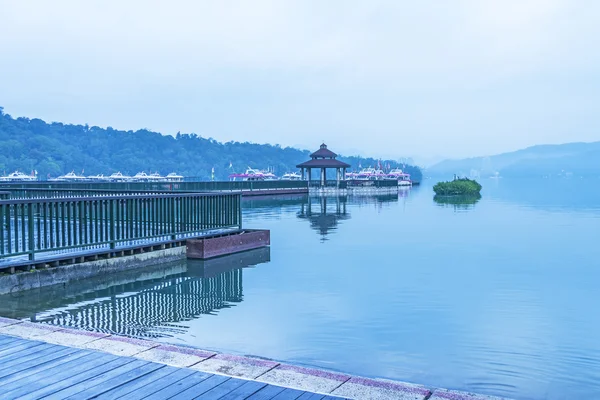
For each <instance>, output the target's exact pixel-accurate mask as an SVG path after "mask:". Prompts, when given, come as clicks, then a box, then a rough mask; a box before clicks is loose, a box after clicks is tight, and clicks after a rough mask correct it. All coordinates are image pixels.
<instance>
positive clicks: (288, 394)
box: [273, 389, 306, 400]
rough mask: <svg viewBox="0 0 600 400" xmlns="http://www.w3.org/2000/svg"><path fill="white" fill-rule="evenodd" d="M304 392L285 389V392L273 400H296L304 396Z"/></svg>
mask: <svg viewBox="0 0 600 400" xmlns="http://www.w3.org/2000/svg"><path fill="white" fill-rule="evenodd" d="M304 393H306V392H304V391H302V390H297V389H284V391H283V392H281V393H279V394H278V395H277V396H275V397H273V400H296V399H298V398H300V396H302V395H303V394H304Z"/></svg>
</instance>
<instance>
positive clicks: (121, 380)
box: [67, 363, 165, 399]
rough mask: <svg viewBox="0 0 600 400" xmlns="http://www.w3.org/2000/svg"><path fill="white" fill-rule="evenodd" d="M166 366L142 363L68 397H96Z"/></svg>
mask: <svg viewBox="0 0 600 400" xmlns="http://www.w3.org/2000/svg"><path fill="white" fill-rule="evenodd" d="M164 367H165V365H162V364H157V363H146V364H143V365H140V366H139V367H137V368H135V369H133V370H131V371H129V372H126V373H124V374H120V375H118V376H116V377H114V378H112V379H109V380H106V381H103V382H102V383H99V384H98V385H96V386H93V387H91V388H89V389H86V390H83V391H81V392H78V393H76V394H74V395H73V396H71V397H67V399H90V398H95V397H96V396H98V395H101V394H102V393H106V392H108V391H109V390H111V389H114V388H118V387H120V386H123V385H125V384H127V383H129V382H131V381H133V380H135V379H137V378H141V377H143V376H146V375H148V374H151V373H152V372H154V371H156V370H159V369H161V368H164Z"/></svg>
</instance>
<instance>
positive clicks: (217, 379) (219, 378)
mask: <svg viewBox="0 0 600 400" xmlns="http://www.w3.org/2000/svg"><path fill="white" fill-rule="evenodd" d="M228 379H229V378H228V377H226V376H223V375H213V376H211V377H210V378H208V379H205V380H203V381H202V382H200V383H199V384H197V385H194V386H192V387H191V388H189V389H187V390H184V391H183V392H181V393H179V394H178V395H177V396H174V397H171V398H170V399H169V400H188V399H194V398H196V397H198V396H200V395H201V394H203V393H206V392H208V391H209V390H210V389H212V388H214V387H215V386H218V385H220V384H221V383H223V382H225V381H226V380H228Z"/></svg>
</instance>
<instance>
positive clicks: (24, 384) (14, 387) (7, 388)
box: [0, 351, 97, 397]
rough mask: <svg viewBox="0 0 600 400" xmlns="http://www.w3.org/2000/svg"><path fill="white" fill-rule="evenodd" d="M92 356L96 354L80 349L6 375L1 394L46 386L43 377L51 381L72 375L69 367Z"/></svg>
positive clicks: (82, 364)
mask: <svg viewBox="0 0 600 400" xmlns="http://www.w3.org/2000/svg"><path fill="white" fill-rule="evenodd" d="M81 354H83V355H81ZM94 358H97V355H95V354H92V353H88V352H85V351H82V352H77V353H72V354H69V355H68V356H66V357H64V358H61V359H59V360H56V361H54V362H50V363H46V364H43V365H40V366H39V367H35V368H30V369H28V370H27V371H25V372H22V373H20V374H18V375H16V376H11V377H7V378H5V379H6V380H2V381H0V383H1V384H2V387H0V392H2V394H3V396H15V397H20V396H23V395H25V394H27V393H30V392H33V391H35V390H37V389H39V388H42V387H44V386H47V383H44V379H47V378H48V377H51V380H52V382H56V381H60V380H61V379H63V378H65V377H69V376H71V375H72V372H71V369H72V368H73V367H75V366H77V367H81V366H84V365H85V363H89V362H90V361H91V360H93V359H94ZM67 372H68V373H67ZM31 375H35V376H31Z"/></svg>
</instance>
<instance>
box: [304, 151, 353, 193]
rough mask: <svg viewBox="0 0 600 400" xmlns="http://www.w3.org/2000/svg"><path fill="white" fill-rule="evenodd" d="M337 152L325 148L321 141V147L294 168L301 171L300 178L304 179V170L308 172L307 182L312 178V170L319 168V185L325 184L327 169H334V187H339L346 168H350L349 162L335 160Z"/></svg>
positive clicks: (323, 185) (344, 177) (343, 178)
mask: <svg viewBox="0 0 600 400" xmlns="http://www.w3.org/2000/svg"><path fill="white" fill-rule="evenodd" d="M336 157H337V154H335V153H334V152H333V151H331V150H329V149H328V148H327V145H326V144H325V143H323V144H322V145H321V148H320V149H319V150H317V151H315V152H314V153H312V154H311V155H310V158H311V159H310V160H308V161H306V162H303V163H302V164H298V165H296V168H300V169H301V171H302V180H305V176H304V170H306V171H307V172H308V183H309V185H310V182H311V180H312V170H313V169H320V170H321V178H320V185H319V186H321V187H325V186H327V169H335V176H336V179H335V181H336V187H337V188H339V187H340V180H345V179H346V169H347V168H350V164H346V163H345V162H342V161H339V160H336Z"/></svg>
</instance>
